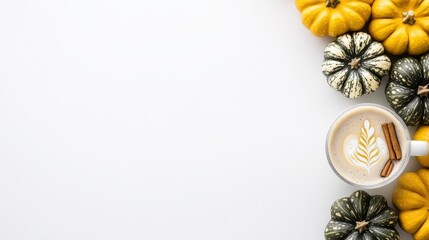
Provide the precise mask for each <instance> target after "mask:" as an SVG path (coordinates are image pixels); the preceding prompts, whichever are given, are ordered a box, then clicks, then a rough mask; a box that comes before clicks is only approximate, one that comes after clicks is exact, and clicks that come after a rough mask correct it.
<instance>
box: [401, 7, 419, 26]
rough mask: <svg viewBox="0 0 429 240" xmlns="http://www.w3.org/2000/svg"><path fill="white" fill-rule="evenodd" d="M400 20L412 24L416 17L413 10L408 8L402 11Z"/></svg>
mask: <svg viewBox="0 0 429 240" xmlns="http://www.w3.org/2000/svg"><path fill="white" fill-rule="evenodd" d="M402 22H403V23H406V24H410V25H413V24H414V23H415V22H416V18H415V17H414V11H413V10H409V11H408V12H403V13H402Z"/></svg>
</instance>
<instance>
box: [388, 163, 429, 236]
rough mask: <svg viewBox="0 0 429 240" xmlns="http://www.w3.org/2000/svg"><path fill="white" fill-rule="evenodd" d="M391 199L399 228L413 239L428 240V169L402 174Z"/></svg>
mask: <svg viewBox="0 0 429 240" xmlns="http://www.w3.org/2000/svg"><path fill="white" fill-rule="evenodd" d="M392 200H393V205H394V206H395V207H396V208H397V209H398V210H399V223H400V226H401V228H402V229H403V230H404V231H406V232H408V233H410V234H412V235H413V237H414V240H429V218H428V214H429V169H426V168H423V169H420V170H418V171H417V172H407V173H404V174H402V176H401V177H400V179H399V181H398V183H397V186H396V188H395V189H394V191H393V198H392Z"/></svg>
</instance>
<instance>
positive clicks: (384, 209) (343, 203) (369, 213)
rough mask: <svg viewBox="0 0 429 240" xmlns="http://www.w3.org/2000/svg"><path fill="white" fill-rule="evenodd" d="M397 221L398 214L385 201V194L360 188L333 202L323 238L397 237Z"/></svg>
mask: <svg viewBox="0 0 429 240" xmlns="http://www.w3.org/2000/svg"><path fill="white" fill-rule="evenodd" d="M397 222H398V214H397V213H396V212H395V211H394V210H393V209H392V208H390V207H389V206H388V205H387V201H386V198H384V197H383V196H381V195H374V196H370V195H369V194H368V193H367V192H365V191H362V190H360V191H356V192H354V193H352V194H351V195H350V197H344V198H341V199H338V200H337V201H335V202H334V203H333V204H332V206H331V221H329V223H328V225H327V226H326V228H325V239H327V240H343V239H344V240H361V239H362V240H370V239H383V240H399V233H398V232H397V231H396V229H395V226H396V224H397Z"/></svg>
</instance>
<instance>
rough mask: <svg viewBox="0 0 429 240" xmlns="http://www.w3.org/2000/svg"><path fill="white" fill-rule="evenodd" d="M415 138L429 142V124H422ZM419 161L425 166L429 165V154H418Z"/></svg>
mask: <svg viewBox="0 0 429 240" xmlns="http://www.w3.org/2000/svg"><path fill="white" fill-rule="evenodd" d="M414 140H418V141H426V142H429V126H427V125H421V126H420V127H418V128H417V130H416V132H415V133H414ZM416 159H417V161H418V162H419V163H420V165H422V166H423V167H429V154H428V155H426V156H417V157H416Z"/></svg>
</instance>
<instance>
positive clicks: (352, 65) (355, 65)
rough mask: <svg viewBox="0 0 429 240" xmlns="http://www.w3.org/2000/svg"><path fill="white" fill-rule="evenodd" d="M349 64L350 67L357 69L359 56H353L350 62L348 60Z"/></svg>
mask: <svg viewBox="0 0 429 240" xmlns="http://www.w3.org/2000/svg"><path fill="white" fill-rule="evenodd" d="M349 66H350V68H351V69H358V68H359V66H360V58H353V59H352V60H351V61H350V62H349Z"/></svg>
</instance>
